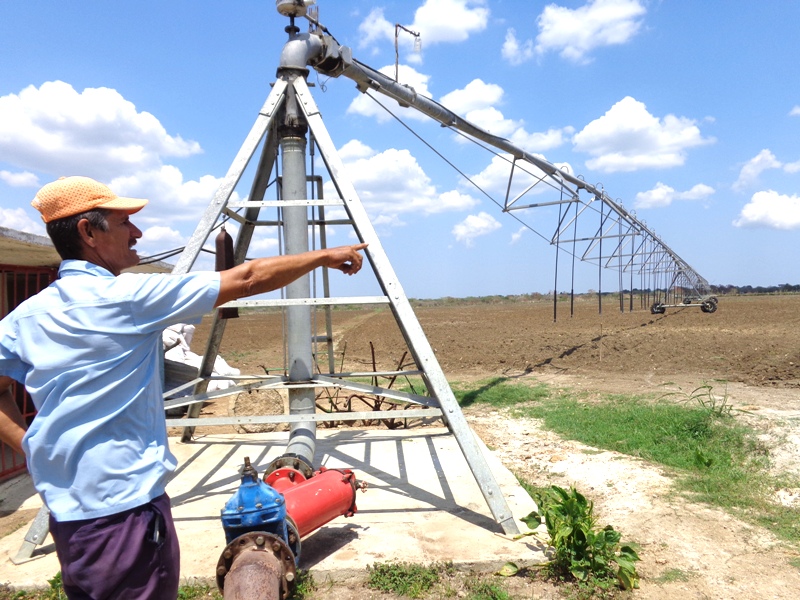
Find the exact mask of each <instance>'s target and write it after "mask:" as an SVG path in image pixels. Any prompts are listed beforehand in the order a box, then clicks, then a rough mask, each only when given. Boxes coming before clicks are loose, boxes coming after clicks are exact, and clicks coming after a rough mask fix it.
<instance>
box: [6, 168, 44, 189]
mask: <svg viewBox="0 0 800 600" xmlns="http://www.w3.org/2000/svg"><path fill="white" fill-rule="evenodd" d="M0 181H2V182H3V183H5V184H6V185H10V186H11V187H39V178H38V177H37V176H36V175H35V174H34V173H31V172H30V171H22V172H18V173H12V172H11V171H5V170H3V171H0Z"/></svg>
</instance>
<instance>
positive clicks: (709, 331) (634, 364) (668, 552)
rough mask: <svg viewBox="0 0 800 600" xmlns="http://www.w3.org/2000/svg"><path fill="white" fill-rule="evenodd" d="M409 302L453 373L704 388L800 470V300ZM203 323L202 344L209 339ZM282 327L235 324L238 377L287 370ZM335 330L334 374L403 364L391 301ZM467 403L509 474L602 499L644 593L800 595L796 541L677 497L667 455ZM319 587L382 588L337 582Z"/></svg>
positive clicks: (272, 319) (601, 509) (623, 387)
mask: <svg viewBox="0 0 800 600" xmlns="http://www.w3.org/2000/svg"><path fill="white" fill-rule="evenodd" d="M626 310H627V307H626ZM415 312H416V315H417V318H418V319H419V322H420V324H421V325H422V328H423V330H424V332H425V334H426V337H427V340H428V341H429V342H430V344H431V346H432V347H433V348H434V351H435V353H436V356H437V358H438V361H439V363H440V365H441V367H442V370H443V371H444V373H445V374H446V375H447V377H448V379H449V380H450V381H452V382H455V381H460V382H464V381H478V380H482V379H488V378H492V377H497V376H506V377H514V378H517V379H518V380H519V381H536V382H539V381H544V382H548V383H551V384H553V385H558V386H565V387H571V388H575V389H580V390H582V391H590V392H593V391H596V392H619V393H664V392H665V391H675V390H684V391H687V392H688V391H691V390H693V389H694V388H696V387H698V386H701V385H704V384H708V385H711V386H712V387H713V391H714V392H715V393H718V394H722V395H724V396H725V398H726V399H727V401H729V402H731V403H732V404H733V405H734V406H736V407H737V408H746V409H747V412H746V413H741V416H739V417H737V418H741V419H743V420H745V421H747V423H748V424H749V425H751V426H753V427H755V428H756V429H757V430H758V432H759V436H760V439H761V440H762V442H763V443H764V445H765V446H766V447H767V448H768V449H769V452H770V456H771V459H772V464H773V468H774V470H775V471H776V472H791V473H794V474H800V460H799V459H800V296H761V297H722V298H720V301H719V309H718V310H717V312H715V313H713V314H707V313H703V312H702V311H700V310H699V308H697V307H684V308H676V309H668V310H667V312H666V314H663V315H652V314H650V312H649V311H648V310H646V309H642V308H638V307H637V310H635V311H633V312H624V313H622V312H620V310H619V304H618V303H617V304H616V305H615V304H614V303H612V302H610V301H607V302H606V303H605V304H604V306H603V310H602V314H598V304H597V300H596V299H581V300H580V301H578V302H577V303H576V304H575V308H574V314H573V315H570V306H569V304H568V303H566V302H562V303H559V305H558V311H557V319H556V320H555V321H554V314H553V313H554V311H553V304H552V302H537V303H533V302H496V303H489V302H486V303H484V302H472V303H458V302H449V303H447V302H438V303H437V302H426V303H425V304H424V305H422V306H419V307H416V308H415ZM322 323H323V320H322V317H320V324H322ZM207 326H208V324H204V325H203V326H201V327H199V328H198V331H197V334H196V336H195V339H196V340H203V339H205V337H206V331H207V330H204V329H203V328H204V327H207ZM282 327H283V325H282V318H281V316H280V314H277V313H272V314H266V315H264V314H261V315H254V314H247V315H243V316H242V317H241V318H239V319H235V320H231V321H229V322H228V323H227V329H226V332H225V336H224V339H223V346H222V348H221V354H222V355H223V356H224V357H225V358H226V359H227V360H228V362H229V363H231V364H232V365H233V366H236V367H239V368H241V369H242V371H243V372H262V371H263V370H270V371H273V370H277V371H280V370H281V368H282V365H283V350H282V338H283V329H282ZM333 330H334V337H335V339H336V344H337V345H336V351H337V354H336V364H337V370H341V371H364V370H373V369H376V370H391V369H394V368H396V367H397V366H398V364H399V362H400V361H401V360H402V359H403V356H404V352H405V350H406V347H405V344H404V342H403V338H402V335H401V334H400V332H399V330H398V329H397V327H396V325H395V321H394V318H393V316H392V314H391V312H390V311H389V310H388V309H387V308H382V309H359V310H337V311H334V313H333ZM320 333H321V331H320ZM196 345H197V344H196ZM195 351H196V352H202V348H195ZM406 360H408V359H407V357H406ZM276 401H277V402H280V400H279V399H278V400H276ZM465 414H466V416H467V419H468V421H469V422H470V424H471V426H472V427H473V429H474V430H475V431H476V433H477V434H478V435H480V436H481V437H482V438H483V439H484V441H485V442H486V444H487V445H488V446H489V447H490V448H493V449H494V451H495V452H496V453H497V454H498V456H500V457H501V459H502V460H503V462H504V464H506V466H508V468H509V469H510V470H511V471H512V472H514V473H516V474H517V475H518V476H520V477H523V478H526V479H528V480H530V481H531V482H532V483H535V484H537V485H548V484H551V483H556V484H558V485H561V486H569V485H575V486H576V487H577V488H578V489H579V490H580V491H582V492H584V493H585V494H586V495H587V496H588V497H590V498H591V499H592V500H593V501H594V502H595V507H596V512H597V513H598V516H599V519H600V521H601V522H603V523H604V524H605V523H608V524H612V525H613V526H614V527H615V528H616V529H618V530H620V531H622V533H623V539H625V540H631V541H635V542H637V543H639V544H640V546H641V555H642V562H641V563H640V565H639V572H640V574H641V575H642V583H641V589H639V590H637V591H636V592H635V593H634V597H636V598H714V599H720V598H748V599H749V598H786V599H790V598H791V599H795V598H797V597H798V594H800V570H798V568H797V567H795V566H793V564H795V565H796V564H798V549H797V547H792V546H791V545H788V544H786V543H785V542H781V541H779V540H777V539H776V538H775V537H774V536H773V535H772V534H770V533H769V532H768V531H766V530H762V529H759V528H757V527H754V526H752V525H748V524H747V523H745V522H743V521H741V520H738V519H736V518H734V517H732V516H730V515H728V514H726V513H724V512H723V511H721V510H718V509H715V508H713V507H709V506H705V505H700V504H694V503H692V502H690V501H688V500H686V499H685V498H682V497H680V496H679V495H676V494H675V493H674V491H673V488H672V484H671V479H670V477H669V474H668V473H666V472H664V470H662V469H661V468H659V467H658V466H655V465H651V464H648V463H646V462H645V461H642V460H638V459H635V458H631V457H627V456H623V455H619V454H616V453H613V452H596V451H595V450H594V449H591V448H586V447H584V446H582V445H581V444H579V443H577V442H573V441H569V440H563V439H560V438H559V437H558V436H556V435H554V434H552V433H550V432H547V431H544V430H542V429H541V427H540V424H539V423H538V422H536V421H534V420H519V419H509V418H502V417H503V415H502V414H498V413H493V412H487V411H486V409H485V408H483V409H482V408H479V407H478V408H476V407H474V406H473V407H470V408H468V409H467V410H465ZM799 492H800V490H797V489H786V490H778V495H776V502H777V501H782V502H794V501H796V500H797V497H798V493H799ZM507 583H508V586H509V589H510V590H511V591H512V593H513V594H514V597H515V598H558V597H561V595H560V592H559V591H558V590H556V589H554V588H553V587H552V586H549V585H548V584H544V583H541V582H538V583H537V582H531V581H529V580H522V579H520V578H512V579H511V580H508V582H507ZM318 597H319V598H327V599H339V598H341V599H343V598H352V597H360V598H380V597H382V596H380V595H379V594H376V593H374V592H371V591H368V590H359V591H358V594H357V596H354V595H353V590H352V589H343V590H342V589H337V588H336V586H333V587H331V588H330V589H328V590H325V591H323V592H320V595H319V596H318Z"/></svg>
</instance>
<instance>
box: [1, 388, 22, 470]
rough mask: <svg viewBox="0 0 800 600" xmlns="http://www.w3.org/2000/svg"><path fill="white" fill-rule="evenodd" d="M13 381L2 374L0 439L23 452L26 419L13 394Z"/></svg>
mask: <svg viewBox="0 0 800 600" xmlns="http://www.w3.org/2000/svg"><path fill="white" fill-rule="evenodd" d="M12 383H13V380H12V379H11V378H10V377H4V376H0V441H2V442H3V443H5V444H7V445H8V446H10V447H11V448H12V449H14V450H16V451H17V452H19V453H20V454H22V453H23V452H22V436H24V435H25V429H26V427H25V419H23V418H22V414H21V413H20V412H19V407H18V406H17V403H16V402H15V401H14V397H13V396H12V395H11V384H12Z"/></svg>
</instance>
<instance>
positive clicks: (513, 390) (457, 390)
mask: <svg viewBox="0 0 800 600" xmlns="http://www.w3.org/2000/svg"><path fill="white" fill-rule="evenodd" d="M479 386H480V387H477V388H476V387H474V384H473V385H470V386H466V385H463V384H460V385H459V384H454V385H453V393H454V394H455V397H456V400H458V403H459V404H460V405H461V406H462V407H465V408H466V407H468V406H470V405H472V404H488V405H490V406H494V407H495V408H508V407H513V406H516V405H518V404H521V403H524V402H531V401H538V400H542V399H545V398H549V397H550V396H551V394H552V390H551V388H550V387H548V386H547V385H546V384H543V383H539V384H536V385H535V386H532V387H531V386H527V385H522V384H519V383H514V382H512V381H510V380H509V379H507V378H505V377H496V378H494V379H489V380H487V381H483V382H480V383H479Z"/></svg>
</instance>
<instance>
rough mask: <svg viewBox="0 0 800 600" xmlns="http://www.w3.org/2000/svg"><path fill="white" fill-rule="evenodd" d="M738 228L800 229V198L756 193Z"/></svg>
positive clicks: (743, 213) (740, 216)
mask: <svg viewBox="0 0 800 600" xmlns="http://www.w3.org/2000/svg"><path fill="white" fill-rule="evenodd" d="M733 224H734V226H736V227H766V228H769V229H787V230H788V229H798V228H800V197H799V196H796V195H792V196H787V195H785V194H779V193H778V192H775V191H773V190H767V191H762V192H756V193H755V194H753V197H752V198H751V199H750V202H748V203H747V204H746V205H745V206H744V208H742V212H741V213H739V218H738V219H736V220H735V221H734V222H733Z"/></svg>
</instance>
